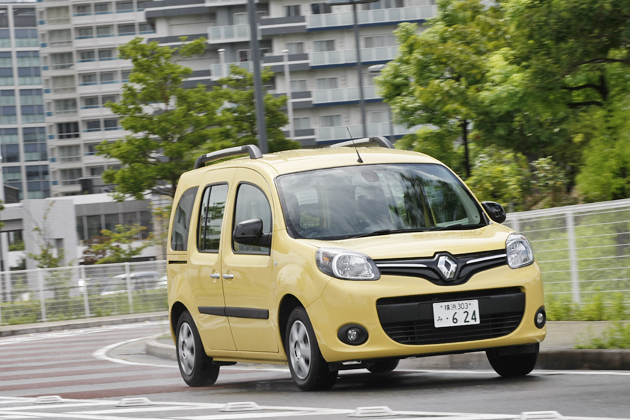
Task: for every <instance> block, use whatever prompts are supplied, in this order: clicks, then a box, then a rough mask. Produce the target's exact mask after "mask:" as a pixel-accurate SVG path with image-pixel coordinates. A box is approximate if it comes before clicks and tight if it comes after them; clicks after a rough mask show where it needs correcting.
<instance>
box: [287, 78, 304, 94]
mask: <svg viewBox="0 0 630 420" xmlns="http://www.w3.org/2000/svg"><path fill="white" fill-rule="evenodd" d="M307 90H308V85H307V82H306V79H300V80H291V92H306V91H307Z"/></svg>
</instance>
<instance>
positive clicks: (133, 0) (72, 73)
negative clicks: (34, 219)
mask: <svg viewBox="0 0 630 420" xmlns="http://www.w3.org/2000/svg"><path fill="white" fill-rule="evenodd" d="M145 5H146V3H144V2H142V1H139V0H119V1H114V0H110V1H94V0H80V1H77V0H44V1H41V0H39V2H38V3H37V19H38V29H39V41H40V44H39V45H40V54H41V65H42V78H43V86H44V106H45V112H46V125H47V135H48V148H49V160H50V174H51V193H52V196H66V195H76V194H81V193H83V191H87V192H90V193H97V192H102V191H103V190H102V188H101V186H102V181H101V180H100V175H101V174H102V173H103V171H104V170H106V169H108V168H112V167H114V168H115V167H116V166H117V165H118V163H117V162H116V161H111V160H107V159H105V158H103V157H101V156H97V155H96V146H97V145H98V144H99V143H101V142H102V141H104V140H107V141H115V140H117V139H120V138H121V137H123V136H124V135H125V133H124V132H123V131H122V130H121V127H120V125H119V122H118V119H117V117H116V116H115V115H114V114H113V113H112V112H111V111H110V110H109V109H107V108H105V106H104V105H105V103H107V102H108V101H111V102H117V101H118V100H119V99H120V93H121V86H122V84H123V83H125V82H126V81H127V80H128V77H129V73H130V70H131V64H130V63H129V62H127V61H125V60H120V59H118V58H117V55H118V54H117V50H116V48H117V47H118V46H120V45H122V44H125V43H127V42H129V41H130V40H131V39H133V38H134V37H136V36H145V35H148V34H152V33H153V29H152V27H151V26H150V25H148V24H146V23H145V22H144V7H145ZM82 183H83V185H82Z"/></svg>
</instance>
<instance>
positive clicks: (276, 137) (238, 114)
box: [210, 65, 300, 152]
mask: <svg viewBox="0 0 630 420" xmlns="http://www.w3.org/2000/svg"><path fill="white" fill-rule="evenodd" d="M273 75H274V73H273V72H272V71H271V70H270V69H269V68H264V69H263V71H262V75H261V79H262V82H263V83H267V82H269V81H271V79H272V78H273ZM253 86H254V76H253V74H252V73H250V72H248V71H247V70H245V69H243V68H241V67H238V66H236V65H232V66H231V68H230V75H229V76H227V77H224V78H222V79H219V80H218V81H217V85H216V86H214V89H213V92H212V93H213V95H214V96H215V98H216V99H217V100H219V101H224V103H225V104H226V105H225V106H223V107H222V108H221V111H220V115H221V121H223V122H224V123H225V124H226V126H225V131H224V132H223V133H222V134H223V135H224V136H225V141H224V142H223V143H224V144H221V143H215V144H212V145H211V149H210V150H217V149H219V148H221V147H225V146H231V145H239V146H240V145H245V144H257V143H258V128H257V124H256V107H255V98H254V88H253ZM263 102H264V107H265V122H266V123H267V139H268V142H269V143H268V146H269V151H270V152H278V151H281V150H289V149H298V148H299V147H300V143H298V142H297V141H293V140H290V139H287V138H286V137H285V135H284V133H283V132H282V130H281V128H282V127H284V126H286V125H287V123H288V121H289V120H288V118H287V115H286V114H285V113H284V112H283V111H282V107H284V106H285V105H286V103H287V97H286V96H284V95H282V96H277V97H276V96H273V95H271V94H269V93H265V95H264V97H263Z"/></svg>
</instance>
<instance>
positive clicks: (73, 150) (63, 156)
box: [57, 146, 81, 162]
mask: <svg viewBox="0 0 630 420" xmlns="http://www.w3.org/2000/svg"><path fill="white" fill-rule="evenodd" d="M57 151H58V156H59V162H77V161H80V160H81V150H80V146H60V147H59V148H57Z"/></svg>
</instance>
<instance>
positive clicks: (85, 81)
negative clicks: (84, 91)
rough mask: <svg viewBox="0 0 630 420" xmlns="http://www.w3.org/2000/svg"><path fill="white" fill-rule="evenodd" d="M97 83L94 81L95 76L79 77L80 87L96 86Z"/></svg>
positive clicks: (85, 75) (84, 75)
mask: <svg viewBox="0 0 630 420" xmlns="http://www.w3.org/2000/svg"><path fill="white" fill-rule="evenodd" d="M97 83H98V82H97V81H96V74H94V73H91V74H82V75H81V84H80V86H89V85H96V84H97Z"/></svg>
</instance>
